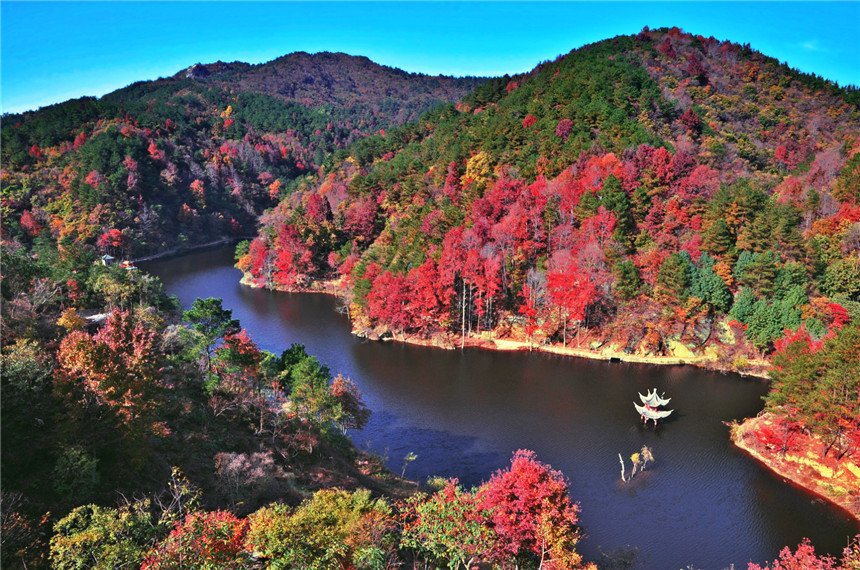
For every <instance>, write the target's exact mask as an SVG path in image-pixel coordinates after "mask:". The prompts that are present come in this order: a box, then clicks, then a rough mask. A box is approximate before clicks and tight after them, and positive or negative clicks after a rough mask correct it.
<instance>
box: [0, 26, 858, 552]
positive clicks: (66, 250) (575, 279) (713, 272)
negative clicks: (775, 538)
mask: <svg viewBox="0 0 860 570" xmlns="http://www.w3.org/2000/svg"><path fill="white" fill-rule="evenodd" d="M858 103H860V95H858V92H857V90H856V89H855V88H842V87H839V86H837V85H835V84H833V83H832V82H829V81H826V80H824V79H822V78H820V77H815V76H810V75H806V74H802V73H799V72H797V71H795V70H793V69H790V68H788V67H787V66H786V65H782V64H780V63H779V62H777V61H776V60H773V59H771V58H768V57H766V56H764V55H762V54H760V53H758V52H755V51H753V50H751V49H750V47H749V46H745V45H738V44H734V43H731V42H728V41H719V40H716V39H714V38H704V37H701V36H693V35H690V34H686V33H684V32H682V31H681V30H679V29H677V28H672V29H660V30H648V29H645V30H643V31H642V32H641V33H639V34H638V35H636V36H629V37H617V38H614V39H610V40H606V41H603V42H599V43H596V44H592V45H589V46H585V47H583V48H580V49H578V50H575V51H573V52H571V53H570V54H567V55H565V56H559V57H558V58H557V59H555V60H554V61H546V62H543V63H541V64H540V65H538V66H537V67H536V68H535V69H534V70H532V71H531V72H529V73H525V74H522V75H517V76H513V77H509V76H505V77H501V78H494V79H489V80H487V79H483V78H462V79H457V78H450V77H429V76H424V75H419V74H409V73H405V72H402V71H400V70H396V69H391V68H386V67H383V66H379V65H377V64H374V63H372V62H370V61H369V60H367V59H366V58H360V57H352V56H346V55H344V54H330V53H324V54H316V55H309V54H304V53H296V54H290V55H287V56H284V57H282V58H279V59H276V60H274V61H272V62H269V63H266V64H262V65H257V66H252V65H248V64H243V63H238V62H236V63H223V62H218V63H214V64H206V65H203V64H197V65H194V66H191V67H190V68H188V69H187V70H183V71H181V72H180V73H178V74H176V75H175V76H173V77H170V78H163V79H159V80H157V81H152V82H141V83H136V84H133V85H130V86H128V87H126V88H124V89H121V90H118V91H116V92H114V93H111V94H108V95H105V96H104V97H102V98H100V99H94V98H83V99H77V100H72V101H68V102H66V103H61V104H58V105H53V106H51V107H47V108H44V109H40V110H39V111H32V112H27V113H22V114H19V115H4V117H3V128H2V149H0V153H2V154H0V159H2V173H0V181H2V196H0V207H2V227H0V230H2V258H3V259H2V263H3V271H2V279H0V295H2V311H0V318H2V329H0V334H2V345H3V348H2V358H0V377H2V417H0V421H2V440H3V446H2V463H3V469H2V496H0V511H2V513H0V518H2V521H0V522H2V538H0V540H2V565H3V566H4V567H27V568H34V567H57V568H115V567H118V566H129V567H145V568H168V567H169V568H174V567H177V566H179V565H189V566H193V567H201V568H268V567H272V568H291V567H296V568H330V567H339V568H387V567H393V566H397V565H414V566H416V567H417V566H423V567H444V566H447V567H449V568H460V567H467V568H470V567H472V566H473V565H476V564H480V565H485V566H493V567H500V568H514V567H516V568H579V567H595V566H594V564H593V563H590V562H585V561H583V560H582V559H581V557H580V556H579V554H578V553H577V551H576V545H577V542H578V540H579V539H580V538H581V536H582V529H580V528H579V526H578V520H579V507H578V505H577V504H576V503H575V500H574V499H575V497H574V498H573V499H572V498H571V497H570V495H569V488H568V483H567V480H566V479H565V477H564V475H563V474H561V473H559V472H558V471H556V470H553V469H552V468H551V467H550V466H549V465H546V464H544V463H542V462H541V461H540V460H539V459H538V458H537V457H536V456H535V455H534V454H533V453H532V452H530V451H527V450H520V451H517V452H515V453H514V454H513V457H512V460H511V463H510V466H509V467H508V468H506V469H503V470H501V471H499V472H497V473H495V474H493V475H492V476H491V477H489V478H488V479H487V481H486V482H484V483H483V484H481V485H480V486H478V487H477V488H473V489H465V488H463V487H462V486H461V485H459V483H458V482H457V481H456V480H449V481H444V480H431V481H428V482H426V483H423V482H422V484H421V485H416V484H415V483H411V482H409V481H406V480H404V479H402V478H401V477H397V476H396V475H394V474H392V473H391V472H390V471H388V470H387V469H386V468H385V466H384V465H383V462H382V461H381V459H380V458H378V457H375V456H371V455H367V454H364V453H361V452H359V451H358V450H356V449H355V448H354V447H353V446H352V444H351V443H350V441H349V439H348V432H349V430H351V429H360V428H361V427H362V426H363V425H364V424H365V423H366V422H367V420H368V415H369V411H368V410H367V408H366V407H365V406H364V404H363V403H362V400H361V394H360V392H359V390H358V388H357V387H356V385H355V384H354V383H353V382H352V381H351V380H350V379H349V378H345V377H343V376H341V375H339V374H337V373H336V371H331V370H329V369H328V367H327V366H326V365H325V364H324V363H321V362H319V361H318V360H317V359H316V358H315V357H314V356H313V355H309V354H307V352H306V351H305V349H304V347H303V346H301V345H293V346H291V347H289V348H286V350H284V351H283V352H282V353H281V354H280V355H277V354H272V353H268V352H266V351H263V350H261V349H259V348H258V346H257V345H256V343H255V342H254V340H253V339H252V338H250V337H249V335H248V334H247V332H246V331H245V330H243V329H242V326H241V323H239V322H238V321H236V320H235V319H233V318H232V314H231V312H230V310H229V309H227V308H224V307H223V306H222V305H221V302H220V300H218V299H198V300H197V301H196V302H195V303H194V305H193V306H192V307H191V308H189V309H188V310H185V311H183V310H182V309H181V308H180V307H179V306H178V302H177V301H176V299H175V298H171V297H168V296H167V295H165V294H164V292H163V290H162V288H161V285H160V284H159V283H158V281H157V280H156V279H154V278H152V277H150V276H148V275H146V274H145V273H143V272H141V271H138V270H135V269H133V268H127V267H122V266H119V265H118V264H115V265H110V264H107V265H104V264H101V263H98V260H99V257H100V256H102V255H104V254H109V255H112V256H115V257H121V258H134V257H142V256H146V255H150V254H156V253H163V252H166V251H171V250H181V249H183V248H187V247H189V246H191V245H195V244H201V243H204V242H207V241H212V240H221V239H236V238H237V237H242V238H252V236H254V234H255V233H256V237H253V238H252V239H249V240H248V241H245V242H243V243H241V244H240V245H239V248H238V251H237V259H238V265H239V267H240V268H241V269H242V270H243V271H245V273H246V277H245V280H246V282H248V283H251V284H253V285H256V286H263V287H269V288H277V289H286V290H301V289H305V288H312V287H317V286H318V285H319V284H320V283H323V282H327V283H329V284H330V287H331V288H333V289H334V290H336V291H337V293H338V294H339V295H341V297H342V298H343V299H344V308H345V309H346V310H347V311H348V312H349V315H350V317H351V319H352V320H353V323H354V326H355V329H356V331H357V332H359V333H360V334H363V335H366V336H369V337H374V338H385V337H392V336H393V337H395V338H399V339H403V340H412V341H416V342H433V343H438V344H448V345H456V344H458V343H459V344H465V343H467V342H469V343H477V342H482V341H484V340H487V339H490V340H492V339H509V340H513V341H517V342H521V343H523V344H524V345H527V346H529V347H541V346H547V345H554V346H557V347H562V348H565V349H566V348H568V347H573V348H577V349H584V350H591V351H594V352H601V351H605V352H607V353H613V354H615V353H621V354H628V353H629V354H635V355H641V356H646V357H647V356H666V355H682V356H684V357H687V358H689V359H691V360H696V361H697V362H698V363H700V364H705V365H707V366H710V367H714V368H720V369H724V370H733V371H739V372H748V371H761V370H770V371H771V377H772V379H773V391H772V392H771V394H770V395H769V396H768V398H767V403H766V405H767V408H768V410H769V411H770V412H772V413H774V414H776V415H777V417H779V418H780V423H778V424H777V425H778V429H773V430H771V431H768V432H765V431H762V432H760V433H758V434H757V437H758V440H759V441H760V443H761V445H762V446H765V447H768V448H771V449H774V450H778V451H781V452H782V453H783V454H784V453H785V451H786V450H787V449H788V448H790V447H791V445H792V441H793V434H801V433H802V434H805V435H813V436H815V437H818V438H820V440H821V442H822V446H823V447H824V448H825V449H824V451H823V453H824V455H828V454H829V455H831V456H833V457H838V458H839V460H840V461H842V460H853V459H852V458H854V459H856V457H857V455H858V453H860V399H858V397H860V349H858V347H860V340H858V334H860V332H858V331H860V110H858ZM858 560H860V547H858V544H857V542H856V541H855V542H854V543H852V544H851V545H849V547H848V548H846V550H845V552H844V555H843V557H842V559H841V560H840V561H837V560H835V559H831V558H828V557H819V556H817V555H815V553H814V551H813V548H812V546H811V545H809V544H808V543H803V544H801V545H799V546H798V547H797V549H796V550H791V549H788V548H786V550H784V551H783V552H782V553H780V558H779V560H776V561H774V562H773V563H772V566H771V567H772V568H783V567H814V568H837V567H844V568H854V567H856V565H857V564H858ZM599 562H600V566H601V567H606V568H612V567H619V566H618V564H620V563H621V561H619V560H608V559H607V560H604V561H599ZM751 567H755V568H758V566H755V565H752V566H751Z"/></svg>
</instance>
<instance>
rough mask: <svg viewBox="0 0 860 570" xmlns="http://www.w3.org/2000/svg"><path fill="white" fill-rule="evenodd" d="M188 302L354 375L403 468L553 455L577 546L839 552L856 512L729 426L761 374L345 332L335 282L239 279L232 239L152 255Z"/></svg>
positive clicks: (484, 472)
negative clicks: (300, 288)
mask: <svg viewBox="0 0 860 570" xmlns="http://www.w3.org/2000/svg"><path fill="white" fill-rule="evenodd" d="M143 268H144V269H145V270H147V271H149V272H151V273H153V274H154V275H157V276H158V277H160V278H161V280H162V282H163V283H164V286H165V288H166V290H167V292H168V293H170V294H173V295H176V296H177V297H178V298H179V299H180V301H181V303H182V305H183V306H184V307H186V308H187V307H189V306H190V305H191V303H192V302H193V301H194V299H196V298H197V297H202V298H205V297H220V298H221V299H223V301H224V303H223V304H224V307H225V308H228V309H232V311H233V317H234V318H238V319H239V320H240V322H241V324H242V327H244V328H246V329H247V330H248V333H249V334H250V335H251V337H252V338H253V339H254V340H255V341H256V342H257V343H258V344H259V345H260V347H261V348H264V349H266V350H269V351H271V352H274V353H277V354H280V352H281V351H283V350H284V349H286V348H288V347H289V346H290V344H292V343H301V344H304V345H305V346H306V348H307V351H308V353H309V354H311V355H314V356H316V357H318V358H319V359H320V361H321V362H323V363H325V364H327V365H328V366H329V367H330V368H331V370H332V373H333V374H337V373H342V374H344V375H345V376H349V377H351V378H352V379H353V381H355V383H356V384H357V385H358V386H359V388H360V389H361V391H362V394H363V398H364V401H365V403H366V404H367V406H368V407H369V408H370V409H371V410H372V411H373V415H372V417H371V420H370V422H369V424H368V425H367V427H366V428H365V429H363V430H361V431H358V432H353V433H352V434H351V437H352V439H353V441H354V442H355V444H356V446H357V447H359V448H360V449H367V450H371V451H374V452H376V453H378V454H380V455H383V456H385V457H387V458H388V465H389V467H390V468H391V469H392V470H394V471H395V472H398V473H399V472H400V471H401V469H402V467H403V457H404V456H405V455H406V454H407V453H409V452H413V453H415V454H416V455H417V456H418V459H417V460H415V461H414V462H413V463H411V464H409V465H408V467H407V468H406V475H407V477H410V478H412V479H417V480H426V478H427V477H429V476H431V475H441V476H444V477H457V478H459V480H460V482H461V483H462V484H463V485H465V486H467V487H468V486H472V485H478V484H480V483H481V482H482V481H485V480H486V479H488V478H489V477H490V476H491V475H492V474H493V472H494V471H495V470H497V469H500V468H504V467H506V466H507V465H509V463H510V459H511V455H512V453H513V452H514V451H516V450H517V449H531V450H534V451H535V452H536V453H537V456H538V459H540V460H541V461H543V462H544V463H549V464H551V465H552V467H553V468H555V469H558V470H560V471H562V472H563V473H564V474H565V475H566V476H567V477H568V478H569V480H570V488H571V496H572V497H573V499H574V500H576V501H578V502H579V503H580V505H581V507H582V510H581V517H580V522H581V524H582V526H583V528H584V531H585V534H586V538H585V540H583V541H582V542H581V543H580V547H579V550H580V552H581V553H582V554H583V556H584V557H585V558H586V559H590V560H595V559H598V558H599V557H600V553H601V551H604V552H607V551H610V550H612V549H615V548H625V547H628V546H629V547H635V548H638V550H639V555H638V560H639V561H640V564H641V567H642V568H658V569H663V568H666V569H670V568H673V569H677V568H686V567H688V566H692V567H694V568H706V569H709V568H715V569H719V568H727V567H729V566H730V565H732V564H734V566H735V568H746V563H747V562H750V561H752V562H758V563H763V562H765V561H766V560H772V559H773V558H775V557H776V556H777V555H778V553H779V550H780V549H781V548H782V547H784V546H786V545H789V546H791V547H792V548H794V547H796V545H797V544H798V543H799V542H800V541H801V540H802V539H803V538H804V537H808V538H810V539H811V540H812V543H813V544H814V545H815V547H816V551H817V552H829V553H832V554H839V553H840V552H841V549H842V548H843V547H844V546H845V545H846V543H847V540H848V537H850V536H853V535H854V534H856V533H858V532H860V524H858V523H857V522H856V521H855V520H854V519H852V518H851V517H850V516H849V515H848V514H847V513H845V512H844V511H842V510H841V509H838V508H836V507H834V506H832V505H830V504H828V503H825V502H823V501H822V500H820V499H818V498H816V497H815V496H814V495H811V494H809V493H807V492H805V491H804V490H802V489H800V488H797V487H795V486H793V485H792V484H790V483H787V482H785V481H783V479H782V478H781V477H779V476H777V475H774V474H772V473H771V472H770V471H768V470H766V469H764V468H763V467H761V466H760V465H759V464H758V463H757V462H755V461H754V460H752V459H751V458H749V457H748V456H747V455H745V454H744V453H743V452H741V451H739V450H738V449H736V448H735V447H734V446H733V445H732V443H731V442H730V440H729V429H728V427H726V426H725V425H724V424H723V422H724V421H731V420H734V419H738V420H740V419H743V418H745V417H750V416H754V415H755V414H757V413H758V412H759V411H760V410H761V409H762V407H763V402H762V399H761V398H762V396H763V395H765V393H766V392H767V382H766V381H764V380H760V379H749V378H743V377H741V376H738V375H731V374H729V375H723V374H719V373H714V372H707V371H702V370H699V369H696V368H693V367H686V366H667V367H662V366H656V365H641V364H628V363H610V362H604V361H598V360H588V359H579V358H568V357H561V356H555V355H545V354H538V353H529V352H495V351H488V350H481V349H466V350H463V351H461V350H442V349H436V348H429V347H420V346H412V345H405V344H398V343H382V342H375V341H367V340H364V339H360V338H357V337H355V336H353V335H352V334H350V324H349V321H348V319H347V318H346V316H345V315H343V314H341V313H339V312H338V311H337V307H338V303H337V299H335V298H334V297H331V296H328V295H323V294H315V293H292V294H290V293H283V292H273V291H265V290H260V289H252V288H249V287H245V286H243V285H241V284H239V278H240V277H241V273H240V272H239V271H238V270H237V269H235V268H233V256H232V248H220V249H216V250H211V251H207V252H204V253H197V254H192V255H187V256H184V257H178V258H173V259H169V260H166V261H158V262H151V263H147V264H144V265H143ZM651 388H656V389H657V391H658V392H660V393H663V392H665V394H666V397H669V398H672V401H671V403H670V405H669V406H668V407H669V408H674V410H675V412H674V414H673V415H672V416H671V417H670V418H669V420H668V421H666V422H665V423H662V424H660V425H659V426H657V428H656V429H655V428H654V427H653V424H649V427H647V428H645V427H643V426H642V424H641V422H640V419H639V416H638V414H637V413H636V411H635V410H634V408H633V403H634V402H637V403H638V402H639V397H638V396H637V393H638V392H642V393H643V394H644V393H645V392H646V391H647V390H649V389H651ZM643 445H647V446H648V447H650V448H651V450H652V452H653V454H654V459H655V461H654V463H653V464H651V465H649V467H648V469H647V471H645V472H644V473H643V474H641V475H640V476H637V477H636V478H635V479H634V480H632V481H630V482H628V483H622V482H621V464H620V463H619V460H618V454H619V453H620V454H621V455H622V456H623V457H624V459H625V462H626V464H627V469H628V473H629V469H630V460H629V458H630V455H631V454H632V453H634V452H637V451H639V449H640V448H641V447H642V446H643Z"/></svg>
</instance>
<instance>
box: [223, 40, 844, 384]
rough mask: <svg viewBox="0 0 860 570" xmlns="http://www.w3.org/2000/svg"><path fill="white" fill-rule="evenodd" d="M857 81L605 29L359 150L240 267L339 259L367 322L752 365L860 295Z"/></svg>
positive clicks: (314, 179)
mask: <svg viewBox="0 0 860 570" xmlns="http://www.w3.org/2000/svg"><path fill="white" fill-rule="evenodd" d="M857 95H858V92H857V90H856V89H855V88H849V89H842V88H839V87H838V86H836V85H834V84H832V83H831V82H827V81H825V80H823V79H821V78H818V77H814V76H808V75H804V74H801V73H799V72H796V71H794V70H791V69H789V68H788V67H787V66H785V65H780V64H779V62H777V61H776V60H774V59H772V58H768V57H766V56H764V55H762V54H760V53H757V52H755V51H753V50H751V49H750V48H749V47H748V46H742V45H738V44H733V43H730V42H727V41H718V40H716V39H714V38H702V37H695V36H692V35H690V34H686V33H683V32H682V31H680V30H678V29H677V28H673V29H661V30H654V31H651V30H643V31H642V32H641V33H640V34H638V35H637V36H635V37H633V36H630V37H617V38H614V39H611V40H606V41H603V42H599V43H596V44H593V45H589V46H585V47H583V48H581V49H578V50H575V51H573V52H571V53H570V54H568V55H566V56H560V57H559V58H557V59H556V60H555V61H552V62H549V61H548V62H544V63H542V64H541V65H539V66H538V67H536V68H535V69H534V70H532V71H531V72H529V73H527V74H524V75H520V76H515V77H505V78H498V79H493V80H491V81H489V82H487V83H485V84H484V85H483V86H481V87H479V88H477V89H476V90H475V91H474V92H472V93H471V94H470V95H468V96H467V97H465V98H464V99H463V101H462V102H461V103H459V104H458V105H457V106H456V107H455V106H453V105H450V106H446V107H441V108H439V109H437V110H435V111H431V112H429V113H428V114H426V115H424V116H423V117H422V118H421V119H420V120H419V121H418V122H416V123H412V124H409V125H406V126H404V127H401V128H399V129H396V130H394V131H390V132H386V133H385V134H384V135H382V134H380V135H376V136H373V137H369V138H366V139H364V140H362V141H359V142H358V143H356V144H354V145H352V146H351V147H349V149H346V150H343V151H338V152H337V153H335V155H334V156H333V157H331V158H330V159H329V160H328V161H327V162H326V163H325V164H324V168H323V170H322V172H321V173H320V174H319V175H316V176H311V177H306V178H302V179H300V180H299V181H298V182H297V183H296V184H295V189H294V191H293V192H291V193H289V194H288V195H287V196H286V198H285V199H284V200H283V201H282V202H281V203H280V204H279V205H278V206H277V207H276V208H274V209H273V210H272V211H271V212H268V213H267V214H266V215H264V216H263V218H262V227H261V230H260V233H259V235H258V236H257V237H256V238H255V239H254V240H253V241H252V242H251V243H250V244H249V246H248V247H247V248H245V247H243V248H242V249H241V251H240V255H242V257H241V259H240V262H239V264H240V267H241V268H242V269H243V270H244V271H245V272H246V281H247V282H250V283H253V284H256V285H260V286H266V287H273V288H281V289H296V288H302V287H305V286H308V285H309V284H311V283H312V282H314V281H318V280H324V279H331V278H333V277H335V278H337V277H340V278H341V280H340V282H339V286H340V288H341V289H340V291H341V293H342V294H343V295H344V296H345V298H346V299H347V302H348V303H350V304H351V305H352V306H351V312H352V316H353V322H354V324H355V327H356V329H357V331H358V332H359V333H361V334H366V335H368V336H382V335H388V334H393V335H395V336H399V337H400V338H408V339H413V340H416V341H418V342H435V343H442V344H444V343H445V342H448V343H450V344H453V343H454V342H457V343H458V344H459V343H461V342H467V341H468V339H470V338H471V339H472V340H473V341H474V340H476V339H477V338H478V337H481V338H496V339H499V338H508V339H513V340H519V341H523V342H529V343H532V344H535V345H539V344H545V343H553V344H556V343H557V344H558V345H565V346H567V345H571V343H573V346H575V347H579V348H586V349H588V348H591V349H594V350H598V351H605V352H609V353H613V354H625V353H629V354H636V355H643V356H664V355H674V356H682V357H684V358H686V359H688V360H696V361H702V360H705V361H707V362H708V365H709V366H713V367H718V368H723V369H734V370H739V371H748V370H752V368H753V367H752V365H751V363H752V362H754V361H758V360H759V358H760V357H761V356H762V355H763V354H764V355H766V354H767V353H768V352H769V351H770V350H771V348H772V346H773V343H774V342H775V341H776V340H777V339H779V338H780V337H781V336H782V335H783V330H784V329H792V330H796V329H797V328H798V327H799V326H801V325H803V326H804V327H805V328H806V329H808V330H809V331H810V332H811V334H812V335H813V336H814V337H815V338H822V337H824V336H825V335H828V334H831V332H832V331H833V330H835V329H836V328H838V327H839V326H841V324H842V323H844V322H845V321H846V320H847V319H849V318H857V316H858V314H860V305H858V301H860V286H858V285H857V284H858V283H860V253H858V245H860V243H859V242H858V236H860V205H858V201H860V184H858V168H860V156H858V151H860V138H858V137H860V112H858V108H857V106H856V103H857ZM445 338H447V339H448V340H447V341H445V340H444V339H445ZM422 339H425V340H423V341H422ZM431 339H432V340H431ZM440 339H442V340H440Z"/></svg>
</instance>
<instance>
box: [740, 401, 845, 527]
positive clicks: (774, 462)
mask: <svg viewBox="0 0 860 570" xmlns="http://www.w3.org/2000/svg"><path fill="white" fill-rule="evenodd" d="M774 419H775V416H774V415H773V414H772V413H770V412H766V413H762V414H759V415H758V416H757V417H754V418H749V419H747V420H745V421H744V422H743V423H740V424H734V425H733V426H732V441H733V442H734V444H735V445H736V446H737V447H739V448H740V449H742V450H744V451H745V452H747V453H748V454H749V455H751V456H752V457H754V458H755V459H756V460H758V461H759V462H761V463H762V464H763V465H765V466H766V467H767V468H768V469H770V470H771V471H773V472H774V473H776V474H778V475H779V476H781V477H783V478H785V479H786V480H788V481H791V482H792V483H794V484H795V485H798V486H800V487H803V488H804V489H806V490H808V491H810V492H812V493H814V494H816V495H818V496H819V497H822V498H824V499H826V500H828V501H830V502H831V503H834V504H836V505H838V506H840V507H842V508H843V509H845V510H846V511H848V512H849V513H850V514H851V516H853V517H854V518H855V519H857V520H860V462H858V459H857V458H851V457H843V458H842V459H841V460H837V459H836V458H835V457H834V455H835V453H830V454H828V455H827V456H826V457H823V456H822V455H823V454H822V450H824V449H825V448H826V447H827V446H826V444H825V443H824V442H822V441H821V440H820V439H818V438H817V437H813V436H809V435H806V434H797V436H796V439H795V440H794V441H793V443H792V445H791V447H790V449H788V450H787V451H786V452H785V453H784V454H783V453H781V449H779V448H778V447H777V446H773V445H767V444H765V443H763V442H762V441H760V438H759V433H760V432H761V431H762V430H763V429H767V428H770V427H771V426H772V425H773V424H774Z"/></svg>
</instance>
